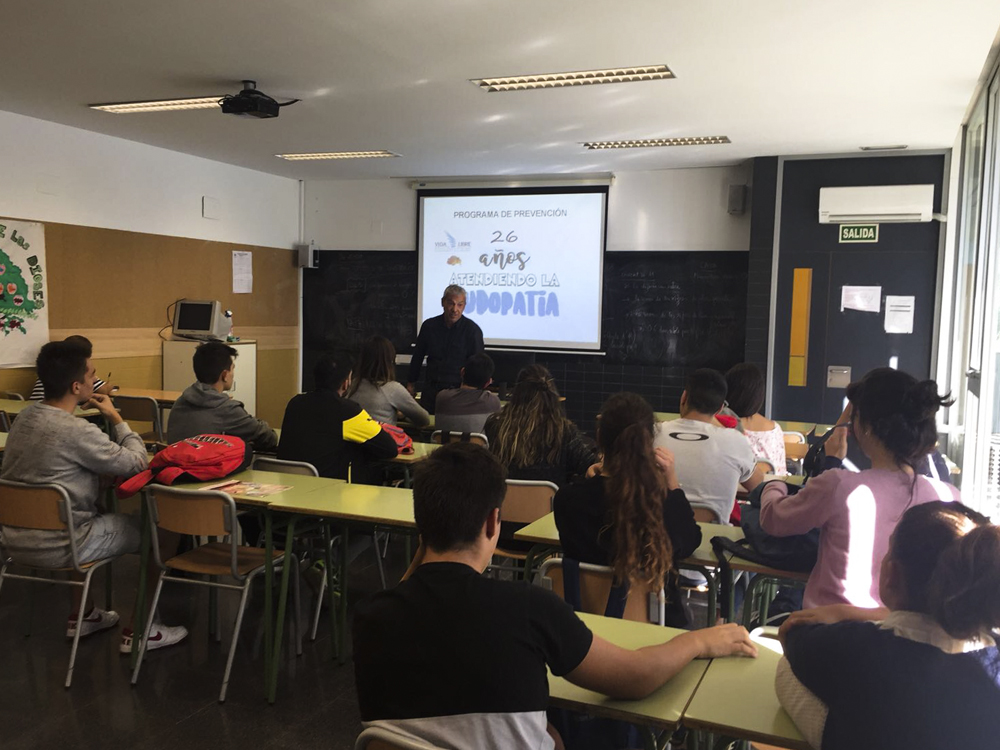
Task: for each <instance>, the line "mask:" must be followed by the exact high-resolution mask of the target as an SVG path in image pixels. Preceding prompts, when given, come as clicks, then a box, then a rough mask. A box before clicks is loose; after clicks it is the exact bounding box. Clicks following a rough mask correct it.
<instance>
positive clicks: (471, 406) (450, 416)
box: [434, 354, 500, 433]
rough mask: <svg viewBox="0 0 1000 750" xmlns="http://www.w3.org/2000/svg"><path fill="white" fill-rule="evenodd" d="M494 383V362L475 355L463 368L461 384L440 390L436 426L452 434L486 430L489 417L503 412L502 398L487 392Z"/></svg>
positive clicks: (435, 412) (435, 414) (435, 408)
mask: <svg viewBox="0 0 1000 750" xmlns="http://www.w3.org/2000/svg"><path fill="white" fill-rule="evenodd" d="M492 382H493V360H492V359H490V357H489V355H486V354H473V355H472V356H471V357H469V359H468V360H466V362H465V367H463V368H462V385H461V386H459V387H458V388H449V389H448V390H445V391H439V392H438V395H437V403H436V405H435V407H434V427H435V429H438V430H447V431H449V432H479V433H481V432H482V431H483V426H484V425H485V424H486V420H487V418H488V417H489V416H490V415H491V414H493V413H495V412H498V411H500V397H499V396H497V394H495V393H493V392H491V391H488V390H486V389H487V388H489V387H490V383H492Z"/></svg>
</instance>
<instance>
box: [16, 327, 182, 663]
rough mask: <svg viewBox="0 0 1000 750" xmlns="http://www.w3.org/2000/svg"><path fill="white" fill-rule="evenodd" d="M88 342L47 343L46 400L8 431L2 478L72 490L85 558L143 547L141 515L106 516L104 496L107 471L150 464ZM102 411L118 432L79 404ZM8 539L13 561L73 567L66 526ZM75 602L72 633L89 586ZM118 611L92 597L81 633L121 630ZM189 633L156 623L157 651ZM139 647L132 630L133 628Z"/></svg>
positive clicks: (43, 366)
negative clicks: (103, 389) (103, 382)
mask: <svg viewBox="0 0 1000 750" xmlns="http://www.w3.org/2000/svg"><path fill="white" fill-rule="evenodd" d="M88 354H89V353H88V352H87V350H86V349H85V347H83V346H81V345H80V344H79V343H76V342H72V341H53V342H51V343H48V344H46V345H45V346H43V347H42V349H41V351H40V352H39V354H38V359H37V360H36V363H35V367H36V369H37V371H38V377H39V379H40V380H41V381H42V385H43V387H44V389H45V399H44V400H42V401H41V402H38V403H33V404H32V405H31V406H29V407H27V408H26V409H25V410H24V411H22V412H21V413H20V414H19V415H18V416H17V419H15V420H14V424H13V425H12V426H11V429H10V434H9V435H8V436H7V447H6V450H5V451H4V453H3V464H2V468H0V478H3V479H9V480H12V481H17V482H25V483H28V484H57V485H59V486H61V487H62V488H63V489H65V490H66V493H67V494H68V495H69V499H70V506H71V510H72V514H73V525H74V530H75V536H76V545H77V555H78V557H79V561H80V562H81V563H87V562H91V561H94V560H102V559H104V558H108V557H115V556H118V555H123V554H127V553H135V552H138V551H139V542H140V534H139V524H138V519H137V518H136V517H134V516H129V515H126V514H124V513H101V512H100V510H99V509H98V507H97V501H98V499H99V497H100V495H101V477H102V476H110V477H117V476H124V477H128V476H132V475H133V474H136V473H138V472H140V471H142V470H144V469H145V468H146V467H147V465H148V463H149V462H148V459H147V455H146V448H145V446H144V444H143V442H142V438H140V437H139V436H138V435H137V434H136V433H135V432H133V431H132V429H131V428H130V427H129V426H128V424H127V423H126V422H124V421H123V420H122V417H121V415H120V414H119V413H118V412H117V411H116V410H115V407H114V404H113V403H112V402H111V399H110V398H108V397H107V396H106V395H104V394H102V393H95V392H94V382H95V380H96V379H97V378H96V374H95V369H94V365H93V363H92V362H91V360H90V357H89V356H88ZM81 404H83V405H86V406H88V407H92V408H95V409H97V410H98V411H100V412H101V415H102V416H103V417H104V418H105V419H106V420H107V421H108V424H109V425H110V427H111V429H110V432H111V435H110V437H109V436H108V435H107V434H105V433H104V432H102V431H101V430H100V429H99V428H98V427H97V426H96V425H94V424H91V423H90V422H88V421H86V420H84V419H80V418H79V417H76V416H74V411H75V410H76V407H77V406H79V405H81ZM0 534H2V536H0V540H2V543H3V545H4V548H5V549H6V550H7V552H8V553H9V554H10V556H11V558H12V559H13V560H14V561H15V562H17V563H21V564H24V565H36V566H41V567H48V568H54V567H69V566H70V565H71V564H72V558H71V555H70V548H69V540H68V538H67V535H66V532H64V531H42V530H34V529H21V528H14V527H4V528H3V529H2V532H0ZM73 593H74V600H75V605H74V608H73V613H74V614H73V615H71V617H70V618H69V622H68V624H67V636H69V637H72V636H73V635H74V634H75V632H76V628H77V621H76V613H77V612H78V611H79V603H80V596H81V595H82V593H83V592H82V590H81V589H79V588H75V587H74V589H73ZM117 622H118V614H117V613H115V612H105V611H104V610H101V609H98V608H97V607H95V606H93V604H92V603H91V602H88V608H87V611H86V614H85V615H84V620H83V625H82V630H81V633H80V635H81V636H85V635H89V634H91V633H95V632H97V631H99V630H104V629H106V628H110V627H113V626H114V625H115V623H117ZM186 635H187V631H186V630H185V629H184V628H183V627H178V628H168V627H166V626H162V625H156V626H154V629H153V632H152V634H151V637H150V644H149V648H162V647H163V646H167V645H170V644H172V643H177V642H178V641H180V640H182V639H183V638H184V636H186ZM126 638H128V639H129V645H131V642H130V639H131V633H130V632H126Z"/></svg>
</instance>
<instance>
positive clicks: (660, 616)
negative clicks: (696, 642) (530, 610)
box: [536, 557, 667, 625]
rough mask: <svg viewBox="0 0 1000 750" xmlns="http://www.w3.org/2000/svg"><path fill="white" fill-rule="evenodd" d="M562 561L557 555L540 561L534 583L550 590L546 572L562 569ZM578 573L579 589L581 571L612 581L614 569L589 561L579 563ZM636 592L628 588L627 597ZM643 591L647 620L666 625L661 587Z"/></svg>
mask: <svg viewBox="0 0 1000 750" xmlns="http://www.w3.org/2000/svg"><path fill="white" fill-rule="evenodd" d="M562 563H563V561H562V558H558V557H557V558H553V559H549V560H546V561H545V562H543V563H542V567H541V568H540V569H539V572H538V579H537V583H536V585H539V586H541V587H542V588H546V589H548V590H549V591H552V578H551V577H550V576H549V574H548V573H549V571H550V570H552V568H556V567H558V568H559V569H560V570H561V569H562ZM580 573H581V575H580V589H581V590H582V589H583V588H584V583H583V575H582V574H583V573H597V574H598V575H601V576H602V577H603V576H606V577H607V578H608V579H609V580H610V581H612V582H613V581H614V577H615V571H614V570H613V569H612V568H611V567H609V566H607V565H593V564H591V563H580ZM636 593H637V592H635V591H634V590H630V591H629V599H631V598H632V596H634V595H635V594H636ZM644 593H645V594H646V595H647V596H648V597H649V599H650V602H649V604H648V606H647V607H646V611H647V615H648V618H647V619H648V621H649V622H653V623H655V624H657V625H666V624H667V598H666V592H665V591H664V590H663V589H660V591H659V593H658V594H657V593H654V592H653V591H647V592H644ZM654 596H655V597H656V600H657V601H656V607H655V612H656V615H655V616H652V615H653V612H654V607H653V604H652V599H653V597H654ZM593 614H597V615H603V614H604V612H603V611H602V612H594V613H593Z"/></svg>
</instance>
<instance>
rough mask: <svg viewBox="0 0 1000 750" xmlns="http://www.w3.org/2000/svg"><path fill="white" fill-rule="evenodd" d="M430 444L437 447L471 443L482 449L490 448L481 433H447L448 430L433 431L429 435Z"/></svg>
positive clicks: (488, 442)
mask: <svg viewBox="0 0 1000 750" xmlns="http://www.w3.org/2000/svg"><path fill="white" fill-rule="evenodd" d="M431 442H432V443H437V444H438V445H447V444H448V443H472V444H473V445H481V446H483V447H484V448H489V447H490V441H489V440H487V439H486V436H485V435H484V434H483V433H481V432H449V431H448V430H434V432H432V433H431Z"/></svg>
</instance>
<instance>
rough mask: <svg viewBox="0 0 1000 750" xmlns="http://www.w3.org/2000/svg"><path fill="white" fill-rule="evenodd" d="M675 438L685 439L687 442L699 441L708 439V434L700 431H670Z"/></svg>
mask: <svg viewBox="0 0 1000 750" xmlns="http://www.w3.org/2000/svg"><path fill="white" fill-rule="evenodd" d="M668 434H669V435H670V437H672V438H673V439H674V440H683V441H684V442H686V443H697V442H698V441H699V440H708V435H702V434H701V433H700V432H671V433H668Z"/></svg>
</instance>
